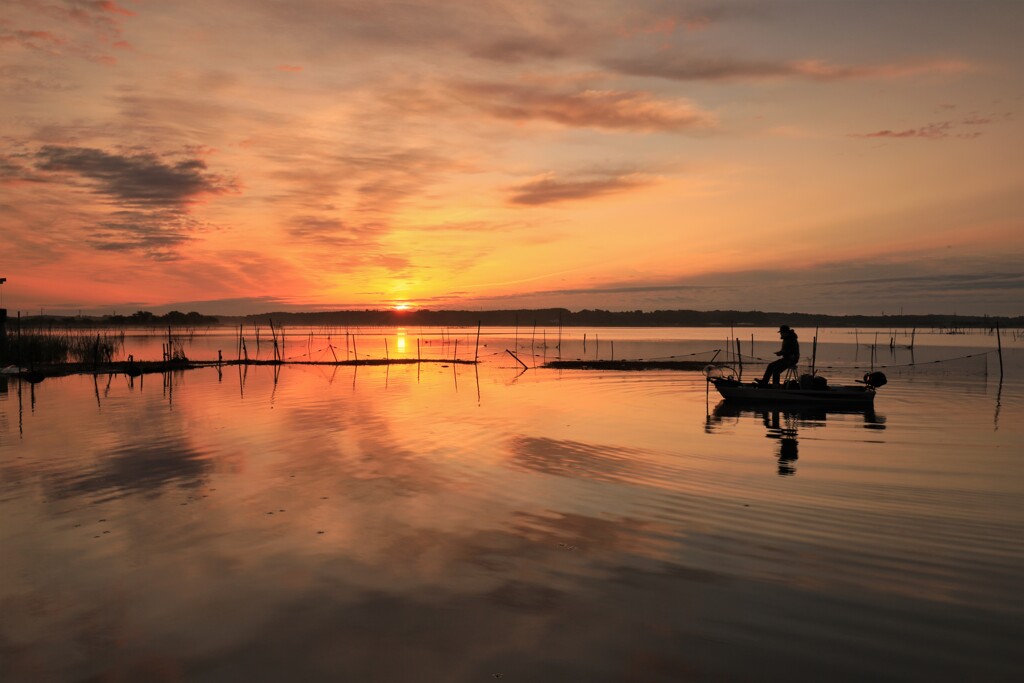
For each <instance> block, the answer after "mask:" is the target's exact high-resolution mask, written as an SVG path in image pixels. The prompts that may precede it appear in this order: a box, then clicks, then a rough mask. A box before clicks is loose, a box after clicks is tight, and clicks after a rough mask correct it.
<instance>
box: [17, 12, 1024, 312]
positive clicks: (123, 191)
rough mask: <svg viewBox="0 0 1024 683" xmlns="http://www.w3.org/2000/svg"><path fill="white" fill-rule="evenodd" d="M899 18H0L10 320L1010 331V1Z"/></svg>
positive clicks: (1015, 55) (1023, 241)
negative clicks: (843, 322) (750, 320)
mask: <svg viewBox="0 0 1024 683" xmlns="http://www.w3.org/2000/svg"><path fill="white" fill-rule="evenodd" d="M910 5H911V4H910V3H907V4H894V3H888V2H863V3H855V4H854V3H851V4H849V5H846V4H842V3H814V2H805V3H800V2H797V3H792V2H775V1H774V0H766V1H765V2H762V3H757V4H756V6H753V5H750V4H748V3H734V4H733V3H715V4H713V5H708V4H706V3H698V2H692V3H689V2H681V3H670V4H665V3H661V2H656V1H654V0H651V1H649V2H648V1H642V2H638V3H632V4H630V6H629V7H628V8H625V7H623V6H622V5H621V4H620V3H612V2H601V1H600V0H599V1H597V2H586V3H584V2H574V1H570V2H559V3H552V2H542V1H536V2H530V1H528V2H525V3H523V2H517V3H509V2H505V1H504V0H485V1H484V2H472V3H469V2H466V3H463V2H456V3H437V2H432V1H430V0H419V1H416V2H403V3H393V2H384V1H382V2H377V3H370V4H367V3H362V2H360V3H355V2H348V1H346V0H342V1H332V2H326V1H324V0H296V2H293V3H289V4H288V5H287V11H283V10H282V6H281V5H280V4H279V3H272V2H266V1H264V0H252V1H247V2H240V1H238V0H228V1H227V2H223V3H217V4H216V5H214V6H211V5H210V4H209V3H198V2H194V1H193V0H184V1H183V2H179V3H173V5H168V6H160V5H155V4H151V3H145V2H131V1H125V2H121V3H115V2H103V3H81V2H73V1H71V0H51V1H49V2H34V1H32V0H23V1H19V2H15V3H12V4H11V7H10V8H9V11H6V12H5V15H6V16H5V17H4V18H3V19H0V55H2V58H3V65H2V69H0V87H2V88H3V92H4V93H5V97H4V101H3V103H2V104H0V112H2V113H3V115H4V121H5V134H4V135H3V136H2V137H0V192H2V196H0V221H2V224H3V226H4V236H5V238H6V239H5V240H4V249H5V251H4V258H3V259H2V262H0V269H2V272H0V276H2V277H7V278H8V283H7V284H5V285H4V301H5V305H6V306H7V307H8V308H10V309H12V310H28V311H36V310H39V309H43V310H46V311H50V312H54V313H64V314H69V313H77V312H78V311H79V310H82V311H85V312H90V313H96V312H110V311H112V310H118V311H121V312H130V311H133V310H138V309H143V310H155V311H159V310H168V309H170V308H178V309H180V310H186V309H187V310H198V311H200V312H202V313H208V314H225V315H230V314H234V313H251V312H260V311H269V310H325V309H341V308H380V309H389V308H390V309H393V310H408V309H414V308H432V309H437V308H478V309H479V308H541V307H565V308H570V309H574V310H578V309H582V308H603V309H609V310H632V309H644V310H653V309H659V308H660V309H668V308H699V309H714V308H722V309H724V308H730V309H760V310H783V311H785V310H792V311H797V310H801V311H807V312H814V313H837V314H844V313H851V314H852V313H867V314H876V313H879V312H880V311H881V310H885V309H890V310H895V309H896V308H898V307H902V308H904V309H905V310H906V312H908V313H956V312H958V313H963V314H983V313H988V314H998V315H1020V314H1022V313H1024V310H1022V306H1021V302H1022V299H1021V296H1020V292H1021V291H1022V287H1024V269H1022V268H1021V267H1020V263H1021V262H1022V259H1024V225H1022V205H1021V202H1020V199H1019V197H1020V196H1021V190H1022V187H1021V185H1022V181H1024V173H1022V162H1021V161H1020V158H1019V156H1020V155H1019V153H1018V150H1019V149H1021V148H1022V147H1024V144H1022V143H1024V135H1022V128H1021V124H1020V112H1019V109H1020V106H1021V101H1022V97H1021V96H1022V94H1024V93H1022V88H1021V85H1020V82H1019V78H1018V76H1017V74H1019V73H1020V71H1021V67H1024V64H1022V63H1021V62H1022V61H1024V58H1022V53H1021V51H1020V49H1019V47H1018V46H1017V43H1018V39H1019V36H1018V35H1017V34H1018V33H1019V27H1020V26H1021V25H1022V24H1024V6H1022V5H1021V4H1020V3H1013V2H998V1H995V0H992V1H988V2H979V3H971V4H966V3H956V2H940V3H930V4H929V5H928V8H927V12H922V11H920V7H918V6H910ZM403 307H405V308H403Z"/></svg>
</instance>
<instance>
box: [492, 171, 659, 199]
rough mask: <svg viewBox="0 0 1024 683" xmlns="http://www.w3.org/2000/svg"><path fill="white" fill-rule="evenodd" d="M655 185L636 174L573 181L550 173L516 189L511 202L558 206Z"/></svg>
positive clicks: (513, 191) (513, 190) (513, 189)
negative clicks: (567, 202)
mask: <svg viewBox="0 0 1024 683" xmlns="http://www.w3.org/2000/svg"><path fill="white" fill-rule="evenodd" d="M652 182H653V181H652V180H650V179H649V178H645V177H643V176H641V175H639V174H636V173H630V174H623V175H607V176H604V177H598V178H585V179H569V180H563V179H559V178H557V177H555V176H554V175H553V174H547V175H544V176H542V177H540V178H538V179H535V180H531V181H529V182H526V183H523V184H522V185H518V186H516V187H514V188H512V197H511V199H510V200H509V201H510V202H511V203H513V204H522V205H526V206H538V205H541V204H555V203H559V202H566V201H574V200H580V199H590V198H592V197H601V196H604V195H608V194H614V193H618V192H626V191H628V190H633V189H636V188H639V187H645V186H647V185H650V184H652Z"/></svg>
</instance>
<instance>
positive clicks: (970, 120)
mask: <svg viewBox="0 0 1024 683" xmlns="http://www.w3.org/2000/svg"><path fill="white" fill-rule="evenodd" d="M995 120H996V118H995V117H993V116H981V115H978V114H972V115H970V116H968V117H967V118H965V119H962V120H960V121H937V122H934V123H928V124H925V125H923V126H919V127H917V128H905V129H903V130H891V129H885V130H878V131H875V132H873V133H856V134H853V135H851V136H850V137H855V138H924V139H925V140H941V139H942V138H949V137H956V138H962V139H971V138H976V137H979V136H980V135H981V131H978V130H971V131H966V132H958V131H957V128H958V127H959V126H986V125H989V124H991V123H994V122H995Z"/></svg>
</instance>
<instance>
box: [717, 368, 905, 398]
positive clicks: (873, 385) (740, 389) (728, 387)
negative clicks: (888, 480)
mask: <svg viewBox="0 0 1024 683" xmlns="http://www.w3.org/2000/svg"><path fill="white" fill-rule="evenodd" d="M704 376H705V377H707V381H708V382H709V383H710V384H713V385H714V387H715V389H717V390H718V393H719V394H721V395H722V398H724V399H726V400H728V401H737V402H745V403H770V404H787V405H789V404H803V405H857V406H870V405H872V404H873V403H874V400H875V394H876V392H877V389H878V388H879V387H881V386H883V385H885V384H886V383H887V381H888V380H886V378H885V375H884V374H882V373H881V372H869V373H867V374H866V375H864V378H863V379H860V380H857V383H856V384H854V385H850V386H847V385H841V384H830V383H829V382H828V380H826V379H825V378H824V377H822V376H821V375H817V374H805V375H801V376H800V378H799V379H789V380H787V381H785V382H782V383H780V384H761V383H760V382H741V381H740V380H739V379H738V378H737V377H736V376H735V374H733V373H732V372H731V369H730V368H723V367H721V366H715V365H709V366H707V367H705V368H704Z"/></svg>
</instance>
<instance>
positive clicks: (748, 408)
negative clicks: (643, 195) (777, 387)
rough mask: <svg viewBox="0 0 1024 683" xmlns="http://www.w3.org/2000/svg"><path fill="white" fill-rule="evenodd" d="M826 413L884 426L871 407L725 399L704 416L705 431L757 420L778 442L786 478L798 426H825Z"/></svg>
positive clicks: (797, 454)
mask: <svg viewBox="0 0 1024 683" xmlns="http://www.w3.org/2000/svg"><path fill="white" fill-rule="evenodd" d="M829 415H844V416H857V415H859V416H862V417H863V427H864V428H865V429H875V430H880V429H885V416H884V415H879V414H878V413H876V412H875V409H874V407H872V406H865V407H856V406H823V405H820V404H816V405H809V404H799V403H794V404H786V405H784V406H780V405H773V404H759V403H750V402H736V401H729V400H728V399H726V400H723V401H721V402H719V403H718V405H716V406H715V407H714V409H713V410H712V411H711V413H710V414H709V415H708V416H707V425H706V431H707V432H708V433H713V432H715V431H717V428H718V427H720V426H721V425H723V424H731V425H736V424H739V423H740V421H741V420H743V419H745V418H752V419H759V420H760V421H761V423H762V424H763V425H764V428H765V430H766V432H767V433H766V434H765V436H766V437H767V438H769V439H772V440H774V441H776V442H777V448H776V449H775V455H776V459H777V462H778V474H779V476H780V477H789V476H793V475H794V474H796V461H797V460H798V459H799V457H800V447H799V441H798V436H799V431H800V429H815V428H819V427H824V426H825V424H826V422H827V420H828V417H829ZM847 421H848V420H847Z"/></svg>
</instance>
